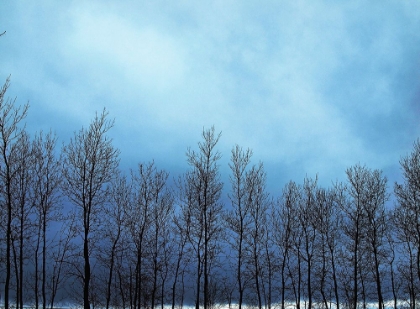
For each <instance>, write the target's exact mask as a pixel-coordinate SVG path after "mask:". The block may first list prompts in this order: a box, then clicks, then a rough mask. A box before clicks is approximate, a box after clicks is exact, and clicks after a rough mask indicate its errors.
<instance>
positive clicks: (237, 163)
mask: <svg viewBox="0 0 420 309" xmlns="http://www.w3.org/2000/svg"><path fill="white" fill-rule="evenodd" d="M251 156H252V151H251V150H249V149H247V150H246V151H243V150H242V148H240V147H239V146H236V147H235V148H233V149H232V154H231V162H230V163H229V167H230V169H231V173H232V174H231V176H230V181H231V184H232V194H230V195H229V199H230V201H231V203H232V209H231V210H230V211H229V212H227V213H226V223H227V228H228V229H229V231H230V235H231V236H230V237H229V240H230V245H231V247H232V249H233V252H235V253H234V254H235V255H236V273H235V276H236V283H237V285H238V287H237V288H238V294H239V300H238V306H239V309H241V308H242V303H243V300H244V291H245V288H246V281H247V279H246V278H245V274H246V272H245V268H244V255H245V243H244V240H245V234H246V233H247V231H248V228H249V225H250V213H249V207H250V206H251V205H250V203H247V202H246V171H247V167H248V165H249V163H250V159H251Z"/></svg>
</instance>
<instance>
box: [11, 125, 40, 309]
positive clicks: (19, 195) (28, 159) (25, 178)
mask: <svg viewBox="0 0 420 309" xmlns="http://www.w3.org/2000/svg"><path fill="white" fill-rule="evenodd" d="M16 146H17V151H16V154H15V156H14V157H13V164H14V165H15V169H16V177H15V178H14V181H12V197H13V209H14V211H13V214H14V215H13V219H12V220H13V224H12V225H13V227H12V233H13V239H12V247H13V255H14V262H15V277H16V306H17V307H18V308H21V309H22V308H23V301H24V292H27V289H26V287H25V286H24V280H26V276H25V274H26V272H24V266H25V264H26V263H27V260H28V259H29V256H28V255H29V251H30V246H29V241H28V239H29V238H30V235H32V234H33V229H34V227H35V224H34V222H31V215H32V209H33V204H32V203H31V200H30V191H31V187H30V184H31V183H32V177H33V173H32V170H33V153H32V150H31V143H30V140H29V136H28V134H27V133H26V132H23V133H22V135H21V136H20V138H19V140H18V141H17V144H16Z"/></svg>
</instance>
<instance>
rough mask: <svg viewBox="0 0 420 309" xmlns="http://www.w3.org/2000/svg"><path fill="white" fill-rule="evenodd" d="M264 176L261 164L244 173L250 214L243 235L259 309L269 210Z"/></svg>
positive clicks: (260, 306)
mask: <svg viewBox="0 0 420 309" xmlns="http://www.w3.org/2000/svg"><path fill="white" fill-rule="evenodd" d="M265 181H266V174H265V171H264V167H263V164H262V163H260V164H258V165H257V166H253V167H252V169H251V170H250V171H249V172H247V173H246V189H245V190H246V197H245V198H246V200H245V203H247V204H248V205H247V206H246V207H248V209H249V214H250V225H249V229H248V231H247V233H246V235H245V242H246V243H247V251H248V252H247V259H248V265H247V267H248V270H249V272H250V273H251V277H252V278H253V290H254V291H255V293H256V297H257V302H258V303H257V305H258V308H259V309H261V308H262V305H263V302H262V295H263V290H262V286H263V284H262V281H263V279H264V278H263V273H262V268H263V264H264V258H265V244H266V241H268V240H267V239H266V236H267V233H266V229H267V223H268V222H267V215H268V213H267V212H268V209H269V206H270V205H269V201H268V194H267V192H266V190H265Z"/></svg>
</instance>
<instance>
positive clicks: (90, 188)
mask: <svg viewBox="0 0 420 309" xmlns="http://www.w3.org/2000/svg"><path fill="white" fill-rule="evenodd" d="M107 115H108V113H107V112H106V111H105V110H104V111H103V112H102V113H101V114H100V115H98V114H96V116H95V118H94V120H93V121H92V122H91V124H90V126H89V128H88V129H84V128H82V129H81V130H80V131H79V132H78V133H77V134H76V133H75V135H74V137H73V138H72V139H71V140H70V142H69V144H68V145H65V146H64V147H63V176H64V179H63V180H64V181H63V190H64V192H65V194H66V195H67V197H68V198H69V200H70V201H71V202H72V203H73V204H74V205H75V206H76V207H77V209H78V216H79V220H80V222H81V226H82V228H81V235H80V236H81V238H82V241H83V265H84V267H83V268H84V269H83V274H82V278H83V303H84V308H85V309H90V293H91V292H92V291H91V288H90V282H91V276H92V272H91V263H90V259H91V256H92V249H93V245H94V244H93V243H92V239H91V237H92V234H93V233H94V232H95V229H97V227H98V225H99V222H100V219H101V216H100V215H101V213H102V210H103V206H104V204H105V203H106V202H108V200H109V196H108V190H107V187H106V184H107V183H109V182H110V181H111V180H112V179H113V177H114V176H115V175H116V173H117V168H118V163H119V160H118V155H119V151H118V150H116V149H115V148H114V147H113V146H112V140H111V139H109V138H108V137H107V136H106V134H107V132H108V131H109V130H110V129H111V128H112V126H113V124H114V122H113V121H109V120H107V118H106V117H107Z"/></svg>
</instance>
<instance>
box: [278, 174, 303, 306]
mask: <svg viewBox="0 0 420 309" xmlns="http://www.w3.org/2000/svg"><path fill="white" fill-rule="evenodd" d="M299 195H300V192H299V188H298V186H297V185H296V183H295V182H293V181H290V182H289V183H287V184H286V185H285V187H284V188H283V192H282V195H281V197H280V198H279V200H278V202H277V203H276V204H275V208H274V209H273V211H272V220H273V221H272V224H273V230H274V240H275V244H276V246H277V254H278V255H279V260H280V262H279V271H280V284H281V286H280V289H281V291H280V298H281V309H285V308H286V290H287V286H288V285H289V284H288V282H287V281H288V278H289V277H288V276H287V266H288V260H289V255H290V250H291V248H292V244H293V232H294V228H295V225H294V222H295V221H294V218H295V212H296V205H297V203H298V201H299V198H300V196H299Z"/></svg>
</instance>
